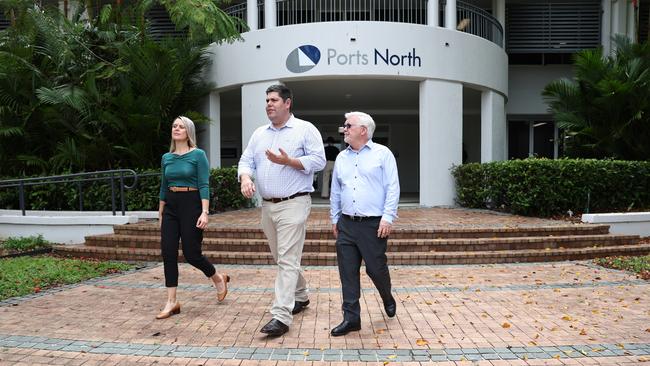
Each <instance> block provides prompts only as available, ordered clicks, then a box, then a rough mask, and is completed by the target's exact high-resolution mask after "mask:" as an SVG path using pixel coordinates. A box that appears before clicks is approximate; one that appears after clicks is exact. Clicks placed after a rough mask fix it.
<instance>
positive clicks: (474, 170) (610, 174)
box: [452, 159, 650, 216]
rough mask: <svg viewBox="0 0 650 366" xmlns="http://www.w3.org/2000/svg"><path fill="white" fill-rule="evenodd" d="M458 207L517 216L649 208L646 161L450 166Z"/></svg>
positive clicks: (538, 161) (535, 161)
mask: <svg viewBox="0 0 650 366" xmlns="http://www.w3.org/2000/svg"><path fill="white" fill-rule="evenodd" d="M452 174H453V176H454V178H455V179H456V194H457V196H456V201H457V203H458V204H460V205H461V206H465V207H472V208H488V209H497V210H503V211H506V212H511V213H514V214H519V215H528V216H552V215H556V214H564V213H566V212H567V211H572V212H574V213H587V212H607V211H629V210H639V209H647V208H650V162H643V161H617V160H593V159H589V160H581V159H559V160H549V159H525V160H511V161H499V162H492V163H485V164H478V163H471V164H464V165H461V166H456V167H454V168H453V169H452Z"/></svg>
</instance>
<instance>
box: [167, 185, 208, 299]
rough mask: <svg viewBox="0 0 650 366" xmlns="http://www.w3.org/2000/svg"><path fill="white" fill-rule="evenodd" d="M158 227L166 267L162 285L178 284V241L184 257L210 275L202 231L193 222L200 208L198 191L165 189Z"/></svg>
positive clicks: (197, 217) (171, 285) (173, 285)
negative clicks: (203, 246) (202, 245)
mask: <svg viewBox="0 0 650 366" xmlns="http://www.w3.org/2000/svg"><path fill="white" fill-rule="evenodd" d="M166 199H167V201H166V202H165V207H164V209H163V217H162V226H161V228H160V247H161V248H160V249H161V252H162V257H163V263H164V266H165V286H167V287H177V286H178V240H179V239H180V240H181V242H182V244H183V256H184V257H185V260H186V261H187V262H188V263H189V264H191V265H193V266H194V267H196V268H198V269H199V270H201V271H202V272H203V274H205V276H206V277H212V276H213V275H214V274H215V273H216V270H215V269H214V266H213V265H212V264H211V263H210V262H209V261H208V259H207V258H206V257H205V256H204V255H203V253H201V243H202V242H203V230H201V229H199V228H197V227H196V221H197V220H198V219H199V216H201V212H202V210H203V208H202V206H201V195H200V194H199V192H198V191H192V192H171V191H169V192H167V194H166Z"/></svg>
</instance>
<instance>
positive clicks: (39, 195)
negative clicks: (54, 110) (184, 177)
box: [0, 167, 253, 212]
mask: <svg viewBox="0 0 650 366" xmlns="http://www.w3.org/2000/svg"><path fill="white" fill-rule="evenodd" d="M137 173H138V182H137V184H136V187H135V188H134V189H131V190H127V191H125V206H126V210H127V211H157V210H158V204H159V201H160V200H159V193H160V170H140V171H138V172H137ZM115 183H116V187H117V186H118V185H119V181H118V180H116V181H115ZM125 184H127V185H131V184H132V180H131V179H130V176H127V178H126V179H125ZM82 194H83V201H84V207H83V209H84V211H86V210H87V211H111V210H112V206H111V201H112V198H111V197H112V194H111V187H110V183H109V182H108V181H99V182H92V183H85V184H84V185H83V189H82ZM120 200H121V197H120V191H119V189H116V190H115V202H116V210H118V211H119V210H121V207H120ZM25 205H26V209H28V210H73V211H75V210H78V209H79V192H78V190H77V185H76V184H75V183H70V184H56V185H54V184H49V185H39V186H29V187H26V188H25ZM252 206H253V202H252V201H251V200H249V199H247V198H244V197H243V196H242V194H241V192H240V187H239V183H238V182H237V168H235V167H227V168H218V169H212V170H211V171H210V211H211V212H223V211H227V210H233V209H239V208H243V207H252ZM0 209H9V210H17V209H19V200H18V188H12V189H0Z"/></svg>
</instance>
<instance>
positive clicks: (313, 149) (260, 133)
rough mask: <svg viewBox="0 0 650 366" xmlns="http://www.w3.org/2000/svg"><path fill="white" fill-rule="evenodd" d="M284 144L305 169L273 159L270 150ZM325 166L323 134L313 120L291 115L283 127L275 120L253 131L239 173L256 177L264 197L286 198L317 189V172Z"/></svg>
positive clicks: (257, 185) (274, 150)
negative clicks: (311, 121) (275, 122)
mask: <svg viewBox="0 0 650 366" xmlns="http://www.w3.org/2000/svg"><path fill="white" fill-rule="evenodd" d="M280 148H282V149H283V150H284V151H285V152H286V153H287V154H288V155H289V157H291V158H295V159H298V160H300V163H302V166H303V168H304V169H303V170H297V169H294V168H292V167H290V166H288V165H280V164H276V163H273V162H272V161H270V160H269V159H268V158H267V157H266V150H267V149H270V150H271V151H272V152H273V153H274V154H279V153H280V150H279V149H280ZM323 167H325V149H324V147H323V138H322V137H321V134H320V132H318V129H317V128H316V127H314V125H313V124H311V123H310V122H307V121H303V120H301V119H298V118H296V117H294V116H293V114H292V115H291V117H290V118H289V120H288V121H287V123H286V124H285V125H284V126H283V127H282V128H280V129H277V128H275V127H274V126H273V123H270V122H269V124H268V125H264V126H261V127H259V128H257V129H256V130H255V132H253V135H252V136H251V139H250V141H249V142H248V146H246V149H245V150H244V153H243V154H242V156H241V159H240V160H239V165H238V169H237V177H238V178H239V177H240V176H241V175H242V174H246V175H248V176H250V177H251V178H253V177H255V186H256V187H257V191H258V192H259V194H260V196H262V198H283V197H289V196H291V195H293V194H296V193H299V192H313V191H314V173H315V172H318V171H320V170H323Z"/></svg>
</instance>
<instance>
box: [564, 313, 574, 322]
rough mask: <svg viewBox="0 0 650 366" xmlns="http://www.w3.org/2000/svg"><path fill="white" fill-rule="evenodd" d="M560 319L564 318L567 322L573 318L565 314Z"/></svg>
mask: <svg viewBox="0 0 650 366" xmlns="http://www.w3.org/2000/svg"><path fill="white" fill-rule="evenodd" d="M562 320H566V321H568V322H569V321H571V320H573V319H572V318H571V317H570V316H568V315H565V316H563V317H562Z"/></svg>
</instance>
